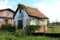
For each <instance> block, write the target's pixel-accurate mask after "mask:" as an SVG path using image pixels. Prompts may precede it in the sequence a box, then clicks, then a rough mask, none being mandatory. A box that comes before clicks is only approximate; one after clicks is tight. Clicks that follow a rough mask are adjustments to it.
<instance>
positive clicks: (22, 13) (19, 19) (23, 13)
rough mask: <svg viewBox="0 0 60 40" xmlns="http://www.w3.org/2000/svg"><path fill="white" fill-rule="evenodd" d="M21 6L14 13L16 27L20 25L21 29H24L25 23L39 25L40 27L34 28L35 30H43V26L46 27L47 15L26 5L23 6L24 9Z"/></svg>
mask: <svg viewBox="0 0 60 40" xmlns="http://www.w3.org/2000/svg"><path fill="white" fill-rule="evenodd" d="M21 8H22V6H21ZM21 8H19V7H18V8H17V10H16V12H15V15H14V21H15V27H16V28H18V27H19V26H20V27H21V28H22V29H24V28H25V27H26V25H40V26H41V28H39V30H36V32H38V31H40V30H43V27H46V28H47V21H48V17H47V16H45V15H44V14H43V13H42V12H40V11H39V10H38V9H35V8H31V7H28V6H25V7H24V9H21ZM42 26H43V27H42Z"/></svg>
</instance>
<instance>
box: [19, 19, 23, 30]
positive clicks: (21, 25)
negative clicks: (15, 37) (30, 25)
mask: <svg viewBox="0 0 60 40" xmlns="http://www.w3.org/2000/svg"><path fill="white" fill-rule="evenodd" d="M18 29H23V20H18Z"/></svg>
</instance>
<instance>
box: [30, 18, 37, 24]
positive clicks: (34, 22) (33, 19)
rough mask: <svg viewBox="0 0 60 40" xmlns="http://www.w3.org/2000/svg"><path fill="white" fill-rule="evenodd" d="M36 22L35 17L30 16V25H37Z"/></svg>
mask: <svg viewBox="0 0 60 40" xmlns="http://www.w3.org/2000/svg"><path fill="white" fill-rule="evenodd" d="M37 24H38V19H37V18H32V20H31V22H30V25H37Z"/></svg>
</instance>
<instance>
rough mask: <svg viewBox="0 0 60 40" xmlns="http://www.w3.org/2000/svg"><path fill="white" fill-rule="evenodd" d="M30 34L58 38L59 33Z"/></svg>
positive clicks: (59, 36)
mask: <svg viewBox="0 0 60 40" xmlns="http://www.w3.org/2000/svg"><path fill="white" fill-rule="evenodd" d="M32 35H34V36H47V37H54V38H60V33H32Z"/></svg>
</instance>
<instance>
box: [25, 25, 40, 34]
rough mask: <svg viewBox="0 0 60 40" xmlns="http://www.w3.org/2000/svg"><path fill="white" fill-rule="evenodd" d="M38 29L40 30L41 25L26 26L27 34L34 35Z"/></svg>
mask: <svg viewBox="0 0 60 40" xmlns="http://www.w3.org/2000/svg"><path fill="white" fill-rule="evenodd" d="M38 28H40V26H39V25H28V26H26V28H25V30H26V32H27V34H32V33H33V32H34V31H35V30H37V29H38Z"/></svg>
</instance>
